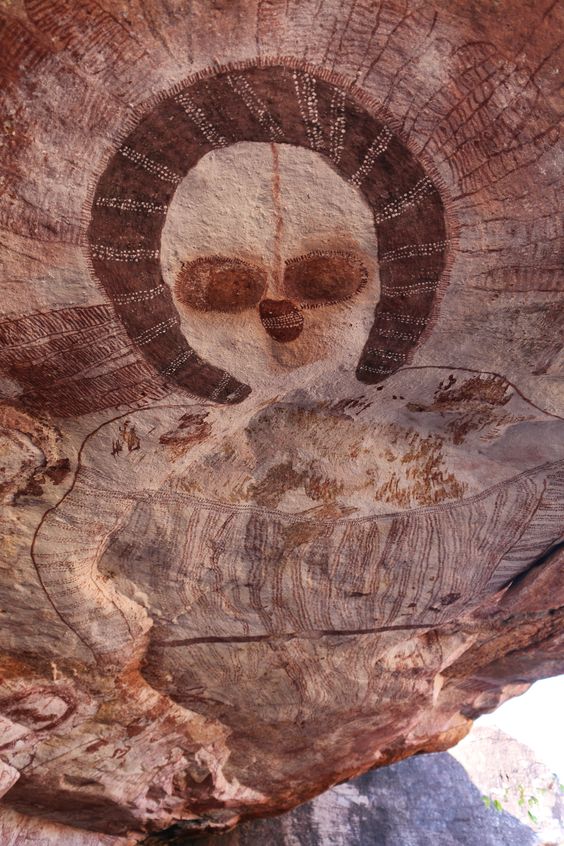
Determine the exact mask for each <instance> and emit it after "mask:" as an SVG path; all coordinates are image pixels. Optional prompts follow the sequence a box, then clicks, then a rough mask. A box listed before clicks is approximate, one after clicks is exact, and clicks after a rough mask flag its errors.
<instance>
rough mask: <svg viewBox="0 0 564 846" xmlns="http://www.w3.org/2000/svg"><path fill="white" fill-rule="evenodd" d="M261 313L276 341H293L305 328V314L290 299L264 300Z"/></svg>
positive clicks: (265, 324) (269, 332) (260, 309)
mask: <svg viewBox="0 0 564 846" xmlns="http://www.w3.org/2000/svg"><path fill="white" fill-rule="evenodd" d="M259 313H260V319H261V321H262V325H263V326H264V328H265V329H266V331H267V332H268V334H269V335H270V337H271V338H274V340H275V341H281V342H282V343H285V342H287V341H293V340H295V339H296V338H297V337H298V335H299V334H300V332H301V331H302V329H303V328H304V318H303V315H302V313H301V311H300V310H299V308H298V307H297V306H296V305H294V303H293V302H291V301H290V300H262V301H261V303H260V304H259Z"/></svg>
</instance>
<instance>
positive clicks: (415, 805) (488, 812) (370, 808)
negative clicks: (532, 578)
mask: <svg viewBox="0 0 564 846" xmlns="http://www.w3.org/2000/svg"><path fill="white" fill-rule="evenodd" d="M455 759H456V760H455ZM521 796H523V801H522V802H521V799H520V797H521ZM494 799H497V800H498V801H499V802H500V805H501V807H500V809H499V810H498V809H496V808H494V806H493V804H490V807H487V801H484V800H490V803H492V802H493V800H494ZM531 799H532V800H534V801H532V802H531ZM520 802H521V804H520ZM529 810H530V811H531V814H532V815H533V817H534V818H535V819H536V820H537V822H534V821H533V820H532V819H531V817H530V816H529V814H528V811H529ZM159 837H162V838H163V839H161V841H160V843H161V844H162V843H165V842H166V841H165V839H164V837H163V836H162V835H155V839H154V840H153V843H154V846H159ZM167 837H168V838H169V840H168V842H169V843H170V844H174V830H172V831H171V830H170V829H169V833H168V834H167ZM182 839H183V838H182V834H181V831H180V828H178V836H177V843H182ZM185 842H186V841H185ZM562 842H564V797H562V795H561V793H560V789H559V785H558V780H557V779H556V777H555V776H554V775H553V774H552V773H551V772H550V771H549V770H548V769H547V768H546V767H544V766H543V765H542V764H540V763H539V762H538V761H537V760H536V758H535V756H534V754H533V753H532V752H531V750H530V749H528V748H527V747H526V746H524V745H523V744H521V743H518V742H517V741H516V740H514V739H513V738H511V737H508V736H507V735H505V734H503V732H500V731H497V730H492V729H483V728H478V727H476V728H473V729H472V731H471V732H470V734H469V735H467V737H465V738H464V740H463V741H462V743H460V744H458V745H457V746H456V748H455V750H454V751H453V753H452V754H449V753H448V752H439V753H437V754H433V755H421V756H417V757H415V758H410V759H409V760H407V761H400V762H399V763H397V764H392V765H391V766H390V767H384V768H382V769H380V770H373V771H372V772H369V773H366V774H365V775H363V776H360V778H357V779H354V780H353V781H351V782H347V783H345V784H340V785H338V786H337V787H334V788H332V789H331V790H328V791H327V792H326V793H324V794H323V795H322V796H319V797H318V798H317V799H314V800H313V801H312V802H309V803H307V804H305V805H302V806H300V807H299V808H296V809H295V810H294V811H292V812H290V813H289V814H285V815H283V816H280V817H273V818H271V819H266V820H253V821H251V822H248V823H245V824H243V825H242V826H241V827H239V828H237V829H235V830H234V831H233V832H231V833H229V834H226V835H221V836H220V835H211V836H209V837H205V838H204V839H202V840H200V841H199V843H200V844H201V846H262V844H265V846H266V844H268V846H559V844H561V843H562ZM148 846H151V844H150V840H149V841H148Z"/></svg>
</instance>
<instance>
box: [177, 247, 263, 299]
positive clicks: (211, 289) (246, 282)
mask: <svg viewBox="0 0 564 846" xmlns="http://www.w3.org/2000/svg"><path fill="white" fill-rule="evenodd" d="M266 280H267V277H266V273H265V272H264V271H263V270H262V269H261V268H260V267H257V266H256V265H253V264H248V263H247V262H245V261H241V259H237V258H230V257H223V256H202V257H200V258H197V259H195V260H194V261H189V262H186V263H185V264H184V265H183V266H182V270H181V271H180V273H179V274H178V276H177V277H176V282H175V286H174V288H175V293H176V296H177V298H178V300H179V302H181V303H182V304H183V305H185V306H188V307H190V308H195V309H198V311H221V312H237V311H244V310H245V309H248V308H253V307H254V306H256V305H257V304H258V303H259V301H260V299H261V297H262V295H263V293H264V290H265V288H266Z"/></svg>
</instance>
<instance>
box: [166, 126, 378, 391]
mask: <svg viewBox="0 0 564 846" xmlns="http://www.w3.org/2000/svg"><path fill="white" fill-rule="evenodd" d="M311 254H313V255H311ZM301 257H303V261H300V260H299V259H300V258H301ZM210 259H211V260H212V261H210ZM295 259H298V261H293V260H295ZM226 260H227V261H226ZM161 263H162V269H163V276H164V279H165V281H166V283H167V284H168V285H169V286H170V288H171V289H172V291H173V296H174V299H175V304H176V307H177V309H178V312H179V314H180V316H181V320H182V328H183V331H184V334H185V335H186V338H187V339H188V342H189V343H190V345H191V346H193V347H194V348H195V349H196V351H197V352H198V353H199V354H200V355H201V356H202V357H203V358H205V359H206V360H208V361H209V362H210V363H212V364H214V365H217V366H219V367H222V368H224V369H226V370H228V371H229V372H230V373H232V374H233V375H234V376H236V378H238V379H240V380H242V381H244V382H246V383H248V384H250V385H251V387H252V389H253V395H254V398H255V399H258V398H259V397H260V398H266V397H272V396H274V395H279V394H281V393H282V392H284V393H285V392H287V391H288V390H291V389H295V388H305V387H307V385H308V384H310V383H315V384H319V381H318V380H319V379H320V378H323V381H331V380H332V379H335V378H338V379H339V381H340V380H341V379H344V378H346V379H347V381H349V382H350V381H351V380H352V381H354V371H355V368H356V365H357V362H358V359H359V356H360V353H361V350H362V347H363V345H364V343H365V341H366V338H367V336H368V332H369V329H370V326H371V324H372V322H373V319H374V309H375V306H376V303H377V301H378V298H379V291H380V286H379V279H378V265H377V241H376V234H375V230H374V223H373V215H372V211H371V209H370V208H369V206H368V205H367V203H366V202H365V200H364V199H363V197H362V195H361V194H360V192H359V190H358V189H357V188H356V187H355V186H354V185H350V184H348V183H346V182H345V181H344V180H343V179H342V177H340V176H339V175H338V174H337V173H336V172H335V171H334V170H333V169H332V168H331V167H330V166H329V165H328V164H327V163H326V161H325V160H324V159H323V158H322V157H321V156H320V155H319V154H317V153H315V152H312V151H309V150H305V149H302V148H298V147H293V146H290V145H279V144H277V145H270V144H260V143H253V142H243V143H239V144H235V145H232V146H230V147H228V148H225V149H222V150H217V151H214V152H211V153H209V154H208V155H206V156H205V157H204V158H203V159H202V160H201V161H200V162H199V163H198V165H197V166H196V167H194V168H193V169H192V170H191V171H190V173H189V174H188V176H187V177H186V178H185V179H184V180H183V182H182V183H181V184H180V186H179V187H178V189H177V191H176V194H175V196H174V199H173V201H172V203H171V206H170V208H169V211H168V215H167V220H166V223H165V226H164V230H163V236H162V244H161ZM218 268H219V271H220V272H219V276H218V272H217V269H218ZM218 279H219V285H218V284H217V282H218ZM320 280H321V281H320ZM214 283H215V284H216V287H215V290H214ZM261 303H262V305H261ZM272 309H274V311H275V312H276V313H282V316H281V317H276V316H274V318H273V317H272V314H271V310H272ZM261 316H262V317H261ZM288 326H290V332H289V333H288V332H286V336H287V335H288V334H290V336H292V337H291V338H288V337H285V338H282V337H281V336H282V335H283V334H284V332H280V331H277V330H278V329H280V327H282V328H284V327H286V328H287V327H288Z"/></svg>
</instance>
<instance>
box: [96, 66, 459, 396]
mask: <svg viewBox="0 0 564 846" xmlns="http://www.w3.org/2000/svg"><path fill="white" fill-rule="evenodd" d="M340 86H341V87H340ZM363 98H364V99H363ZM235 148H239V150H237V149H235ZM241 149H242V150H243V153H241V152H240V150H241ZM300 151H302V152H300ZM208 154H211V155H208ZM224 156H225V157H226V158H225V160H223V161H222V158H223V157H224ZM242 171H243V172H242ZM186 192H187V193H186ZM252 192H255V195H256V202H250V194H251V193H252ZM183 196H184V199H183ZM227 198H229V199H227ZM269 204H270V206H271V208H269ZM328 227H329V230H328ZM374 229H375V231H376V236H377V241H378V267H379V279H380V283H381V284H380V286H379V287H378V284H377V283H376V273H375V269H374V266H373V263H372V261H371V259H375V257H376V237H375V236H374V231H373V230H374ZM88 238H89V242H90V258H91V261H92V269H93V271H94V273H95V274H96V276H97V278H98V280H99V281H100V282H101V284H102V285H103V287H104V288H105V290H106V292H107V293H108V295H109V297H110V298H111V300H112V302H113V304H114V305H115V308H116V311H117V313H118V315H119V317H120V319H121V320H122V323H123V325H124V327H125V328H126V330H127V333H128V334H129V337H130V339H131V340H132V342H133V344H134V345H135V347H136V348H137V349H138V350H139V351H140V352H141V353H142V355H143V357H144V359H145V360H146V362H148V363H149V364H150V365H151V366H152V367H153V368H155V369H156V370H157V371H158V373H159V374H160V375H161V376H163V377H164V378H165V379H166V380H167V381H169V382H172V383H174V384H175V385H176V386H177V387H179V388H180V389H183V390H188V392H189V393H191V394H192V395H194V394H196V395H197V396H200V397H204V398H206V399H210V400H212V401H214V402H220V403H225V402H227V403H236V402H241V401H243V400H244V399H245V398H246V397H247V396H248V395H249V393H250V391H251V390H257V388H258V389H260V385H261V384H264V382H265V380H267V381H268V383H269V385H271V387H273V388H275V389H276V388H277V387H279V386H284V387H285V383H284V379H282V381H281V382H280V384H279V383H278V381H277V379H280V378H281V371H280V369H278V371H276V368H274V362H275V363H276V364H277V365H278V366H279V368H290V369H291V368H296V367H298V366H299V367H303V366H304V365H306V364H308V365H310V366H314V365H315V363H317V362H320V361H321V360H322V359H323V358H324V357H325V359H326V364H327V362H329V364H330V362H331V361H332V360H334V361H335V365H336V368H337V369H338V370H340V368H341V367H343V366H344V367H346V368H347V369H348V373H349V376H350V377H353V374H354V375H355V376H356V378H357V379H358V380H359V381H361V382H364V383H369V384H376V383H378V382H381V381H383V380H385V379H387V378H388V377H389V376H390V375H391V374H392V373H394V372H396V371H397V370H398V369H399V368H400V367H401V366H402V365H403V364H405V363H406V362H407V360H408V358H409V355H410V353H411V351H412V350H413V349H414V348H415V346H416V345H417V343H418V342H419V340H420V338H421V336H422V334H423V332H424V331H425V328H426V326H427V324H428V321H429V319H430V316H431V313H432V309H433V303H434V299H435V294H436V290H437V286H438V284H439V282H440V280H441V279H442V278H443V276H444V270H445V267H446V258H447V245H448V237H447V229H446V220H445V215H444V205H443V201H442V198H441V196H440V194H439V191H438V188H437V186H436V185H435V184H434V182H433V181H432V180H431V178H430V177H429V176H428V175H427V173H426V171H425V169H424V167H423V165H422V163H421V162H419V161H417V159H416V157H415V156H414V154H413V153H412V152H411V150H410V149H409V148H408V146H407V145H406V144H405V143H404V142H403V141H402V140H401V139H400V138H399V136H397V135H396V134H394V132H393V131H392V130H391V129H390V127H389V126H388V125H387V124H386V123H385V120H383V119H382V116H381V115H379V114H377V107H376V106H375V104H373V103H371V102H370V103H369V102H368V101H366V98H365V96H364V95H362V93H361V92H357V91H355V90H353V87H352V86H351V85H350V84H347V85H346V86H345V87H342V83H340V82H339V81H338V80H334V81H332V82H330V81H328V79H327V75H326V74H324V75H323V77H317V76H314V75H312V74H311V73H310V72H309V71H307V70H303V69H298V68H294V67H291V66H281V65H280V66H275V65H273V66H264V67H247V68H241V69H239V70H232V71H228V70H225V69H224V70H220V71H218V72H217V74H216V75H214V76H211V75H210V76H207V75H204V76H202V77H201V78H197V79H195V80H193V81H192V83H190V84H186V86H185V87H183V88H182V89H180V90H178V91H176V92H173V93H171V94H170V95H167V96H166V97H163V98H160V99H159V102H158V103H157V104H156V105H155V106H154V108H153V109H152V110H151V111H148V112H147V114H146V115H145V116H144V117H143V118H141V120H140V121H139V122H138V123H137V125H136V126H135V128H134V129H133V130H132V131H131V132H130V133H129V135H128V136H127V137H126V138H125V139H124V140H123V143H122V144H121V146H120V147H119V148H118V150H117V151H116V153H115V154H114V156H113V158H112V159H111V160H110V162H109V163H108V166H107V167H106V170H105V171H104V173H103V174H102V175H101V177H100V179H99V181H98V183H97V186H96V192H95V196H94V198H93V206H92V216H91V220H90V226H89V230H88ZM243 244H245V245H246V251H245V252H244V251H243V250H242V245H243ZM345 304H348V306H347V308H348V307H349V306H350V307H351V308H352V309H353V311H352V312H351V311H349V312H348V315H349V324H348V326H347V324H346V320H345V317H344V315H345V313H346V311H345V310H344V309H343V307H344V305H345ZM331 309H333V310H331ZM339 309H341V310H340V311H339ZM308 312H310V313H309V314H308ZM314 312H319V313H316V314H314ZM257 315H258V317H257ZM337 316H339V319H337ZM333 318H335V319H333ZM257 321H258V322H257ZM353 327H354V331H353V332H352V333H351V332H349V331H348V330H349V329H351V328H353ZM347 342H350V343H349V344H348V346H347ZM265 344H266V345H267V346H265ZM261 351H262V355H259V352H261ZM207 353H209V356H208V355H207ZM237 364H239V365H240V366H241V368H242V370H241V371H240V372H237V371H236V369H235V367H234V365H237ZM320 372H321V370H320ZM325 372H326V373H327V366H326V368H325ZM243 374H248V375H246V378H247V380H248V381H246V382H245V381H243ZM312 376H313V377H314V373H312ZM251 377H252V378H251Z"/></svg>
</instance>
